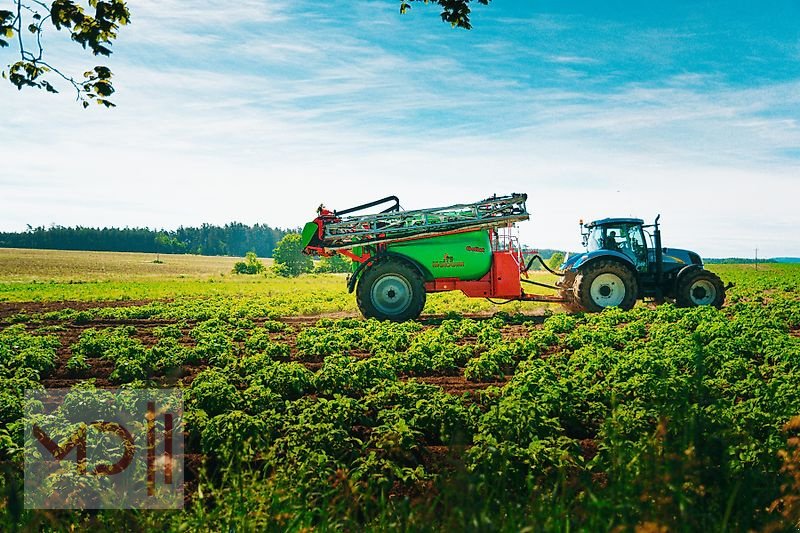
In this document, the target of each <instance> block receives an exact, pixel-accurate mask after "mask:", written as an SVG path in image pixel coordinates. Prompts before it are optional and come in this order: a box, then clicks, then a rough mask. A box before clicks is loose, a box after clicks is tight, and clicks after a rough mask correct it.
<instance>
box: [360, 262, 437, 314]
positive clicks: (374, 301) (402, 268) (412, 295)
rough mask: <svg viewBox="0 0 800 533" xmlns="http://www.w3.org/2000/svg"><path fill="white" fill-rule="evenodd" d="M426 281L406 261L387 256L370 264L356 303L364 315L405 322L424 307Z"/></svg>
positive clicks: (364, 275)
mask: <svg viewBox="0 0 800 533" xmlns="http://www.w3.org/2000/svg"><path fill="white" fill-rule="evenodd" d="M425 296H426V294H425V281H424V280H423V278H422V275H420V273H419V271H418V270H417V269H416V268H414V267H413V266H411V265H409V264H408V263H406V262H405V261H402V260H398V259H386V260H383V261H379V262H378V263H376V264H374V265H372V266H371V267H368V268H367V269H366V271H365V272H364V273H363V274H361V278H360V279H359V280H358V287H357V288H356V302H357V303H358V308H359V309H360V310H361V314H362V315H364V317H365V318H377V319H378V320H392V321H394V322H403V321H405V320H413V319H415V318H417V317H418V316H419V314H420V313H421V312H422V308H423V307H425Z"/></svg>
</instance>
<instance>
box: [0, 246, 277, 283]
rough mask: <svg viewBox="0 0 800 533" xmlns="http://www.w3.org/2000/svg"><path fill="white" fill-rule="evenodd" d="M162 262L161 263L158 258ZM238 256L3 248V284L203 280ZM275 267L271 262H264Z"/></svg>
mask: <svg viewBox="0 0 800 533" xmlns="http://www.w3.org/2000/svg"><path fill="white" fill-rule="evenodd" d="M157 257H158V259H159V260H160V261H162V262H161V263H157V262H155V261H156V258H157ZM236 261H241V259H239V258H236V257H219V256H203V255H170V254H160V255H158V256H157V255H156V254H149V253H137V252H80V251H65V250H27V249H19V248H0V282H9V281H15V282H30V281H70V280H79V281H130V280H132V279H137V280H138V279H147V280H152V279H156V278H160V279H200V278H207V277H209V276H225V275H228V274H230V272H231V269H232V268H233V265H234V263H236ZM264 262H265V264H271V262H272V260H271V259H266V260H264Z"/></svg>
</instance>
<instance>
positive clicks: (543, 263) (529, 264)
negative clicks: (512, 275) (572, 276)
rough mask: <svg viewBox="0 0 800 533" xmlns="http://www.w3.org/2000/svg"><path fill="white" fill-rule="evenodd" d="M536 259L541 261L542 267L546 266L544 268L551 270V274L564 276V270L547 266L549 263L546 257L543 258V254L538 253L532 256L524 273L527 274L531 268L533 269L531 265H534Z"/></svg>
mask: <svg viewBox="0 0 800 533" xmlns="http://www.w3.org/2000/svg"><path fill="white" fill-rule="evenodd" d="M536 260H538V261H539V263H541V265H542V267H544V269H545V270H547V271H548V272H550V273H551V274H555V275H556V276H563V275H564V272H562V271H560V270H553V269H552V268H550V267H549V266H547V264H546V263H545V262H544V259H542V256H541V255H539V254H536V255H534V256H533V257H531V260H530V261H528V264H527V266H526V267H525V270H523V271H522V273H523V274H525V273H526V272H527V271H528V270H530V269H531V265H533V262H534V261H536Z"/></svg>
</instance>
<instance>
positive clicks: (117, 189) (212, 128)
mask: <svg viewBox="0 0 800 533" xmlns="http://www.w3.org/2000/svg"><path fill="white" fill-rule="evenodd" d="M187 5H189V6H191V7H190V8H186V7H185V6H187ZM219 6H220V3H219V2H191V3H188V2H178V1H176V0H165V1H150V0H139V1H136V0H131V1H130V2H129V7H130V9H131V11H132V15H133V24H132V25H131V26H129V27H126V28H123V30H122V31H121V33H120V38H119V40H118V42H117V43H116V44H115V46H114V48H115V53H114V55H113V56H112V58H111V59H110V60H108V62H107V63H108V64H109V66H111V67H112V69H113V70H114V73H115V80H116V86H117V91H118V92H117V94H116V95H115V102H116V103H117V104H118V107H117V108H116V109H113V110H110V111H106V110H103V109H99V108H98V109H94V108H92V109H90V110H87V111H84V110H83V109H81V108H80V107H79V106H78V105H77V104H75V103H73V101H72V98H71V95H70V94H69V91H68V89H67V88H66V87H64V92H63V94H61V95H59V96H52V95H45V94H38V93H35V92H31V91H23V92H21V93H19V92H17V91H16V89H14V88H13V87H11V86H10V85H8V84H0V112H2V114H3V116H4V117H6V120H5V121H4V123H3V124H1V125H0V157H2V160H3V165H2V167H0V229H4V230H23V229H24V228H25V224H31V225H34V226H36V225H48V224H51V223H56V224H62V225H78V224H79V225H84V226H111V225H114V226H125V225H129V226H143V225H146V226H150V227H166V228H173V227H177V226H178V225H181V224H183V225H195V224H200V223H202V222H211V223H225V222H228V221H232V220H239V221H242V222H246V223H255V222H265V223H268V224H271V225H278V226H284V227H285V226H297V225H300V224H302V223H303V222H305V221H306V220H308V219H310V218H313V215H314V209H315V208H316V206H317V205H319V204H320V203H325V204H326V205H328V206H329V207H333V208H340V209H341V208H345V207H349V206H351V205H354V204H357V203H362V202H364V201H368V200H371V199H374V198H378V197H381V196H385V195H388V194H397V195H398V196H400V198H401V200H402V203H403V206H404V207H406V208H408V209H413V208H421V207H432V206H436V205H446V204H449V203H455V202H468V201H475V200H478V199H480V198H483V197H486V196H489V195H491V194H494V193H498V194H506V193H510V192H527V193H528V194H529V197H530V200H529V209H530V211H531V215H532V217H531V221H530V222H527V223H524V224H522V225H521V237H522V239H523V241H525V242H528V243H530V244H533V245H535V246H540V247H556V248H565V249H576V248H578V246H579V243H580V239H579V234H578V228H577V221H578V219H579V218H584V219H586V220H589V219H593V218H601V217H605V216H616V215H619V216H628V215H634V216H640V217H642V218H646V219H651V218H652V217H654V216H655V215H656V214H657V213H661V214H662V222H663V224H664V233H665V243H666V244H667V245H672V246H681V247H687V248H692V249H695V250H697V251H698V252H699V253H701V254H703V255H706V256H731V255H737V256H747V255H751V254H752V253H753V249H754V248H756V247H758V248H759V255H762V256H777V255H798V256H800V234H798V228H800V211H799V210H798V209H797V203H798V199H799V198H800V181H798V180H799V179H800V125H799V124H798V120H800V24H798V22H800V3H798V2H796V1H775V2H765V3H756V2H731V1H727V2H722V1H693V2H687V1H678V2H675V1H673V2H659V3H654V2H646V3H644V2H634V1H628V2H622V1H612V2H593V1H565V0H561V1H536V2H532V1H520V0H517V1H513V0H506V1H495V2H493V3H492V4H491V5H490V6H489V7H482V6H476V7H475V10H474V12H473V17H472V23H473V26H474V28H473V30H471V31H464V30H458V29H451V28H450V27H449V26H447V25H445V24H443V23H442V22H441V21H440V19H439V15H438V10H437V9H436V8H435V7H426V6H424V5H422V4H414V7H413V8H412V9H411V11H410V13H409V14H407V15H404V16H400V15H399V9H398V6H399V3H397V2H395V1H394V0H384V1H371V2H369V1H368V2H344V1H338V0H335V1H332V2H316V1H314V2H312V1H303V0H294V1H288V0H286V1H284V0H273V1H270V2H263V1H255V0H244V1H239V2H235V3H231V4H230V7H228V8H227V9H220V8H219ZM46 44H47V47H48V52H50V53H52V54H53V58H54V59H58V61H59V64H61V65H64V66H65V67H67V68H71V69H72V71H73V72H82V71H83V70H86V68H85V67H87V66H92V65H94V64H95V60H94V58H92V57H90V56H89V55H85V56H84V55H81V54H80V53H78V54H77V55H76V54H74V53H72V54H68V53H67V52H70V51H72V52H75V51H76V50H78V49H77V48H76V47H75V46H74V45H71V44H70V43H63V42H62V40H61V39H59V38H57V36H54V35H51V36H50V40H49V41H48V42H47V43H46ZM0 59H2V60H3V62H5V63H7V62H9V61H11V59H12V58H11V56H10V55H9V53H8V52H7V51H6V52H0Z"/></svg>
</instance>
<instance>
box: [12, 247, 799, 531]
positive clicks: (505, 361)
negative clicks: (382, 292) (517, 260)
mask: <svg viewBox="0 0 800 533" xmlns="http://www.w3.org/2000/svg"><path fill="white" fill-rule="evenodd" d="M154 258H155V257H154V256H151V255H148V254H115V253H112V254H108V253H87V252H50V251H15V250H0V424H1V425H0V459H2V461H3V463H2V464H3V465H5V472H6V475H5V476H4V477H3V481H2V494H3V501H2V503H0V510H1V511H2V517H0V527H2V528H3V529H4V530H8V531H12V530H14V529H17V528H22V529H55V530H70V529H75V528H77V529H86V528H96V529H98V530H111V529H114V530H118V529H124V530H130V529H134V530H159V531H163V530H175V531H185V530H195V529H203V530H209V529H210V530H223V529H225V530H251V529H258V530H270V531H286V530H320V531H327V530H336V531H360V530H380V531H386V530H408V531H420V530H423V531H424V530H432V531H451V530H459V531H460V530H484V531H496V530H513V531H517V530H520V529H522V528H524V527H528V528H529V530H531V531H568V530H579V531H607V530H617V531H629V530H630V531H632V530H638V531H697V530H703V529H707V530H713V531H744V530H763V531H792V530H795V528H797V527H798V526H800V477H798V475H797V472H798V471H800V470H798V469H800V440H798V437H800V418H797V417H798V415H800V386H798V384H799V383H800V266H793V265H769V266H761V267H759V270H758V271H756V270H755V269H754V267H753V266H752V265H749V266H738V265H720V266H714V267H713V270H715V271H716V272H718V273H719V274H720V275H721V277H722V278H723V280H724V281H725V282H732V283H735V286H734V287H733V288H732V289H731V290H730V291H729V293H728V300H727V302H726V306H725V307H724V308H723V309H722V310H716V309H713V308H695V309H677V308H675V307H673V306H672V305H664V306H660V307H658V308H655V307H653V306H650V305H638V306H637V307H636V308H634V309H633V310H631V311H628V312H622V311H618V310H607V311H606V312H603V313H600V314H595V315H568V314H565V313H562V312H560V310H559V309H558V308H557V307H555V306H550V307H547V306H542V305H534V304H526V305H517V304H514V305H509V306H502V307H497V306H493V305H491V304H488V303H487V302H485V301H482V300H470V299H467V298H464V297H463V296H461V295H457V294H441V295H432V296H431V298H429V302H428V305H427V306H426V309H425V312H424V314H423V316H422V318H421V319H420V320H419V321H415V322H408V323H404V324H391V323H380V322H377V321H374V320H369V321H365V320H362V319H360V318H359V316H358V315H357V312H356V307H355V303H354V297H353V295H351V294H347V292H346V289H345V288H344V278H343V276H342V275H312V276H302V277H300V278H298V279H294V280H287V279H283V278H276V277H272V276H235V275H232V274H230V273H229V271H230V268H231V267H232V263H233V262H234V261H235V259H233V258H206V257H193V256H162V257H161V259H162V260H163V261H164V263H163V264H153V263H152V262H151V261H152V260H153V259H154ZM541 279H548V278H547V277H545V276H542V278H541ZM498 311H504V312H505V313H503V314H496V315H494V316H493V314H495V313H496V312H498ZM518 311H524V312H525V314H516V313H517V312H518ZM465 313H467V316H462V315H463V314H465ZM473 313H474V314H473ZM111 386H115V387H128V388H142V387H165V386H171V387H180V388H182V389H183V390H184V391H185V401H186V412H187V416H186V439H187V441H186V445H187V448H186V456H185V457H186V466H187V469H186V480H187V486H186V487H187V493H186V508H185V509H184V510H181V511H159V512H148V511H100V512H95V511H55V512H50V511H48V512H42V511H35V510H24V509H22V508H21V507H20V505H19V502H20V501H21V495H20V490H21V488H20V487H21V468H22V459H21V455H20V452H19V446H20V445H21V444H22V440H21V439H22V433H21V429H20V428H21V414H20V409H21V407H20V405H21V404H20V398H21V395H22V391H24V390H25V389H38V388H41V387H50V388H68V389H71V388H80V389H82V390H87V389H88V390H93V388H94V387H97V388H103V387H111ZM53 483H54V485H53V486H54V487H56V486H58V479H56V480H55V481H54V482H53Z"/></svg>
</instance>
